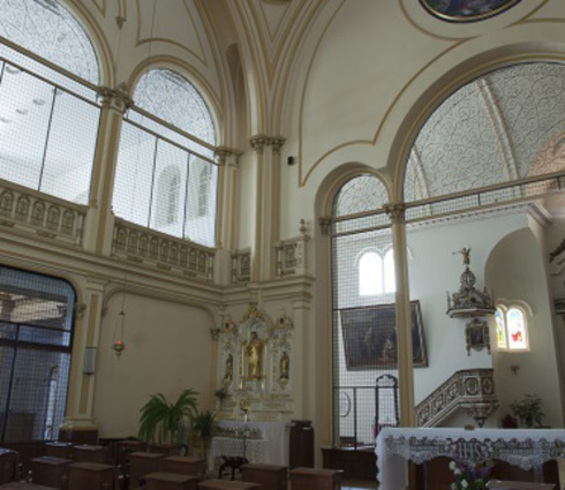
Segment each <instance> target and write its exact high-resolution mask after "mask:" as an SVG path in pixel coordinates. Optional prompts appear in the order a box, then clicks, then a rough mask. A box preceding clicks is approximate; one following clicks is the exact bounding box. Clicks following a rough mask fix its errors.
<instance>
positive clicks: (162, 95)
mask: <svg viewBox="0 0 565 490" xmlns="http://www.w3.org/2000/svg"><path fill="white" fill-rule="evenodd" d="M133 99H134V101H135V104H136V107H134V108H132V109H130V110H129V111H128V112H127V114H126V117H125V119H124V123H123V127H122V135H121V138H120V149H119V154H118V164H117V168H116V179H115V188H114V199H113V203H112V206H113V210H114V212H115V214H116V216H118V217H120V218H123V219H125V220H127V221H130V222H133V223H136V224H139V225H142V226H147V227H150V228H153V229H156V230H158V231H161V232H163V233H167V234H169V235H172V236H176V237H179V238H188V239H190V240H192V241H193V242H195V243H199V244H201V245H205V246H208V247H213V246H214V245H215V236H216V203H217V187H218V168H217V165H216V164H215V162H214V160H213V157H214V155H213V153H214V147H213V146H212V145H215V143H216V134H215V129H214V124H213V120H212V115H211V113H210V111H209V110H208V107H207V105H206V103H205V102H204V99H203V97H202V96H201V95H200V93H198V91H197V90H196V88H195V87H194V86H193V85H192V84H191V83H190V82H189V81H188V80H186V79H185V78H184V77H182V76H181V75H179V74H177V73H174V72H172V71H171V70H162V69H156V70H150V71H148V72H147V73H145V74H144V75H143V76H142V77H141V78H140V80H139V83H138V85H137V87H136V89H135V91H134V94H133ZM138 108H140V109H143V110H141V111H140V110H139V109H138ZM153 116H156V118H158V119H159V120H162V121H165V122H166V123H168V124H170V125H171V126H174V128H178V129H179V130H181V131H182V132H179V131H177V130H176V129H174V128H172V127H171V126H169V125H165V124H163V123H162V122H161V121H159V120H158V119H156V118H153ZM186 135H189V136H190V137H187V136H186ZM192 137H193V138H192ZM173 167H174V168H176V169H178V175H177V176H176V177H175V178H174V180H170V179H169V180H167V182H166V183H165V180H161V176H166V174H165V173H164V171H165V169H167V168H173ZM167 175H168V174H167ZM169 177H171V176H169ZM163 179H164V177H163ZM173 188H174V192H173ZM173 208H174V209H173Z"/></svg>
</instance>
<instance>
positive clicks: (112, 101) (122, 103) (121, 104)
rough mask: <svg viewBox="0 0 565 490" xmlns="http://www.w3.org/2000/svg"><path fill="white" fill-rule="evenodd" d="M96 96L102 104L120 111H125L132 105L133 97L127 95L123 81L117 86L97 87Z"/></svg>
mask: <svg viewBox="0 0 565 490" xmlns="http://www.w3.org/2000/svg"><path fill="white" fill-rule="evenodd" d="M98 96H99V97H100V99H101V100H102V106H103V107H108V108H112V109H115V110H117V111H120V112H121V113H124V112H126V111H127V110H128V109H129V108H130V107H131V106H132V105H133V99H132V98H131V97H130V96H129V93H128V89H127V86H126V84H125V83H123V82H122V83H120V85H118V88H110V87H98Z"/></svg>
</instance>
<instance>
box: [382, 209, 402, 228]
mask: <svg viewBox="0 0 565 490" xmlns="http://www.w3.org/2000/svg"><path fill="white" fill-rule="evenodd" d="M383 208H384V210H385V213H386V214H387V215H388V217H389V218H390V220H391V221H392V222H393V223H396V224H399V223H404V213H405V211H406V206H405V205H404V204H385V205H384V206H383Z"/></svg>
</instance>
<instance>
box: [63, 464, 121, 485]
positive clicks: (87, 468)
mask: <svg viewBox="0 0 565 490" xmlns="http://www.w3.org/2000/svg"><path fill="white" fill-rule="evenodd" d="M69 470H70V472H69V490H113V489H114V488H117V484H116V480H117V473H116V467H115V466H110V465H107V464H100V463H73V464H71V465H70V467H69Z"/></svg>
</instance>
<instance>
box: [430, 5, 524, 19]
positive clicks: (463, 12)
mask: <svg viewBox="0 0 565 490" xmlns="http://www.w3.org/2000/svg"><path fill="white" fill-rule="evenodd" d="M420 1H421V2H422V4H423V5H424V7H425V8H426V9H427V10H428V11H429V12H431V13H432V14H433V15H435V16H436V17H439V18H440V19H444V20H448V21H454V22H473V21H476V20H482V19H486V18H487V17H491V16H493V15H496V14H499V13H500V12H503V11H504V10H506V9H509V8H510V7H512V6H513V5H516V4H517V3H518V2H519V1H520V0H420Z"/></svg>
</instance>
